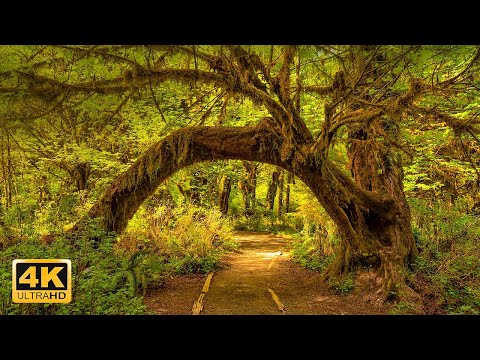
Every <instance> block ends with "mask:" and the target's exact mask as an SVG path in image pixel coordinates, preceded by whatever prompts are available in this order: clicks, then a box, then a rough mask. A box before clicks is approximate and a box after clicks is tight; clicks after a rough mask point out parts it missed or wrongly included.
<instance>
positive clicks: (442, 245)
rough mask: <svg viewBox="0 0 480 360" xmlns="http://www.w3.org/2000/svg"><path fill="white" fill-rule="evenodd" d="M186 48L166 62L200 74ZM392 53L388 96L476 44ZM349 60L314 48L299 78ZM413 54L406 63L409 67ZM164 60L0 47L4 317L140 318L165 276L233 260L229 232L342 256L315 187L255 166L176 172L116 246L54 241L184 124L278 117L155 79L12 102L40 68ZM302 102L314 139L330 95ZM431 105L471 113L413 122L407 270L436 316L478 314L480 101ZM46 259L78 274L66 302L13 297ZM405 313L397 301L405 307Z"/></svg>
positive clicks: (407, 140) (460, 61) (148, 54)
mask: <svg viewBox="0 0 480 360" xmlns="http://www.w3.org/2000/svg"><path fill="white" fill-rule="evenodd" d="M187 48H188V49H191V50H189V51H190V52H191V54H190V56H188V57H178V58H175V57H173V60H170V61H177V62H178V66H180V67H181V66H184V67H186V68H189V67H196V66H197V64H196V62H197V58H196V56H195V51H196V49H197V50H198V49H199V47H198V46H197V47H187ZM200 48H201V47H200ZM385 48H386V50H385V51H390V52H391V53H393V54H394V55H395V56H398V58H399V59H401V60H402V61H398V62H397V63H396V62H395V61H393V62H390V63H386V66H392V71H391V73H390V74H389V75H388V76H390V78H389V79H387V81H388V82H389V86H390V88H392V89H395V86H397V85H396V84H397V80H398V78H400V77H401V76H406V73H408V72H413V73H415V74H416V75H418V76H424V78H425V79H426V80H428V81H430V80H431V81H432V82H433V81H434V79H433V75H432V72H431V71H430V70H431V69H432V68H436V69H437V74H438V73H439V72H440V69H441V70H442V71H444V72H447V73H448V71H449V68H451V71H452V73H454V71H456V69H458V68H459V67H462V66H465V64H466V63H467V62H468V61H469V59H471V58H472V55H474V54H475V53H476V51H477V49H476V48H475V47H474V46H424V47H406V46H404V47H401V46H391V47H388V46H385ZM245 49H247V50H248V51H252V52H256V53H258V54H259V56H261V57H263V58H265V59H267V60H268V59H270V62H272V61H274V59H275V58H276V57H279V56H280V55H281V53H282V47H281V46H277V47H270V46H248V47H245ZM165 51H167V52H168V50H165ZM341 51H344V49H343V47H335V46H322V47H314V46H312V47H304V48H302V50H301V52H302V56H303V57H304V59H305V60H304V61H303V63H302V66H301V67H299V68H298V70H297V71H298V73H299V74H300V76H303V78H304V81H305V82H306V83H309V82H310V83H315V82H314V80H315V77H316V76H317V75H318V74H319V73H327V75H328V74H329V73H333V70H334V68H335V66H336V65H334V62H333V60H332V59H334V58H335V57H336V55H337V54H338V53H340V52H341ZM405 53H408V59H407V58H406V56H405V55H403V56H402V57H400V55H401V54H405ZM162 54H163V49H161V48H160V49H158V48H155V47H149V46H138V47H133V48H132V47H122V46H118V47H112V46H2V47H0V81H1V82H2V88H1V91H0V182H1V187H0V248H1V253H0V257H1V268H0V282H1V287H0V313H1V314H13V313H15V314H18V313H45V314H53V313H69V314H70V313H71V314H105V313H106V314H108V313H115V314H117V313H121V314H123V313H125V314H139V313H143V312H144V311H145V308H144V305H143V302H142V295H143V294H144V293H145V291H147V290H148V289H149V288H154V287H160V286H162V284H163V282H164V281H165V279H166V278H167V277H168V276H171V275H174V274H183V273H191V272H205V273H206V272H209V271H211V270H212V269H215V268H216V267H217V266H218V264H219V260H220V258H221V257H222V256H223V255H224V254H225V253H226V252H228V251H233V250H235V248H236V244H235V241H234V238H233V236H234V231H235V230H262V231H270V232H276V233H282V234H287V235H289V236H291V238H292V255H293V258H294V259H295V260H296V261H298V262H299V263H300V264H301V265H303V266H305V267H307V268H309V269H314V270H318V271H321V270H323V269H325V268H326V266H327V265H328V264H329V263H330V262H331V261H332V259H333V257H334V249H335V246H336V245H337V243H338V235H337V229H336V228H335V226H334V224H333V223H332V221H331V220H330V218H329V216H328V215H327V214H326V213H325V211H324V210H323V209H322V208H321V206H320V205H319V203H318V202H317V201H316V200H315V197H314V196H313V194H312V193H311V192H310V190H309V189H308V188H307V187H306V186H305V185H304V184H303V183H302V182H301V181H300V180H298V179H297V178H296V177H294V176H293V175H291V174H290V173H288V172H286V171H285V170H282V169H279V168H276V167H274V166H272V165H266V164H260V163H254V162H245V161H217V162H208V163H202V164H197V165H194V166H191V167H189V168H186V169H183V170H181V171H179V172H178V173H176V174H174V175H173V176H172V177H170V178H169V179H168V180H167V181H165V182H164V183H163V184H162V185H161V186H160V187H159V188H158V189H157V191H156V192H155V194H154V195H153V196H151V197H150V198H149V199H148V200H147V201H146V202H145V203H144V204H143V205H142V206H141V207H140V209H139V210H138V211H137V213H136V214H135V216H134V218H133V219H132V220H131V221H130V223H129V225H128V227H127V229H126V231H125V232H124V233H122V234H121V235H120V236H118V235H116V234H109V233H102V232H101V231H100V230H99V229H98V228H97V227H95V224H94V223H92V225H91V232H98V234H97V236H100V237H102V238H103V239H105V240H106V241H104V242H102V244H101V245H100V246H99V247H92V246H91V240H90V237H88V236H85V239H84V241H83V242H80V244H81V245H80V246H79V247H78V246H76V247H74V246H72V245H71V244H70V243H69V242H68V240H66V239H63V240H62V239H57V240H56V241H52V240H53V237H52V234H63V233H64V232H66V231H68V229H69V228H71V227H72V226H73V225H74V224H75V223H76V221H77V220H78V219H79V218H82V217H83V216H84V215H85V214H86V212H87V211H88V210H89V209H90V207H91V206H92V205H93V204H94V203H95V201H96V200H97V199H98V198H99V197H100V196H101V194H102V193H103V192H104V191H105V189H106V188H107V187H108V186H109V185H110V184H111V183H112V181H113V180H114V179H115V178H116V177H117V176H118V174H120V173H121V172H123V171H125V170H126V169H127V168H128V167H129V166H130V165H131V164H132V163H133V162H134V161H135V160H136V159H137V158H138V157H139V156H140V155H141V154H142V153H143V152H144V151H145V150H146V149H147V148H148V147H149V146H150V145H151V144H152V143H153V142H155V141H158V140H161V139H162V138H163V137H165V136H166V135H167V134H169V133H170V132H171V131H173V130H176V129H180V128H182V127H185V126H189V125H215V126H246V125H254V124H255V123H253V122H252V121H253V120H254V119H258V118H260V117H262V116H267V115H268V114H267V112H266V111H265V110H264V109H262V108H261V107H259V106H258V105H256V104H255V103H253V102H252V101H251V100H249V99H247V98H243V97H241V96H238V95H234V94H230V93H228V92H226V91H223V90H222V89H220V88H215V87H214V88H213V89H212V88H211V87H207V86H204V85H202V84H201V83H198V84H197V83H190V84H188V85H187V86H182V87H181V86H178V84H176V83H174V82H165V83H162V84H160V85H155V86H152V84H150V85H149V86H147V87H146V88H142V89H138V88H135V87H133V88H132V89H131V90H130V91H128V92H126V93H122V94H107V95H105V94H103V95H102V96H101V97H100V95H99V94H96V93H94V92H92V93H85V94H81V95H79V94H75V95H74V96H73V95H71V94H69V93H68V91H65V92H64V93H60V94H57V93H50V92H49V91H44V92H42V86H43V85H42V82H41V81H40V80H41V79H39V78H36V82H35V81H33V82H30V83H29V86H32V87H35V86H36V87H37V88H36V89H35V91H36V92H37V96H36V98H35V99H34V100H32V99H31V98H29V97H28V96H27V92H26V93H25V94H21V93H20V94H19V93H15V95H14V96H13V95H12V93H13V92H15V90H14V89H15V88H16V86H17V85H18V84H16V83H15V81H19V80H18V79H23V78H24V77H29V76H31V74H33V73H35V74H37V73H41V74H43V75H42V76H49V77H53V78H57V79H58V81H59V84H60V83H61V81H64V80H65V78H67V77H68V78H69V79H70V77H73V78H74V77H78V78H79V79H81V78H93V79H97V80H98V81H101V80H102V79H108V78H114V77H115V76H117V75H119V74H123V73H125V72H126V73H127V75H128V76H130V77H132V78H134V77H135V76H136V74H135V65H134V64H133V62H134V61H135V62H140V63H142V64H153V65H158V64H161V63H162V61H166V60H165V58H162ZM398 54H400V55H398ZM395 56H393V55H392V58H394V59H395ZM153 65H152V66H153ZM12 73H16V74H17V77H14V76H12ZM433 74H435V71H434V72H433ZM430 76H431V77H432V78H431V79H430ZM330 77H331V76H330ZM70 80H71V79H70ZM437 80H438V79H437ZM59 86H60V85H59ZM401 86H403V85H402V84H401V83H400V82H398V87H399V88H398V89H399V90H400V89H402V88H401ZM477 90H478V89H477ZM301 101H302V117H303V118H304V119H305V121H306V122H307V123H308V125H309V127H310V128H311V130H312V132H315V131H318V130H319V129H320V126H321V124H320V123H318V121H316V119H317V117H318V114H319V113H322V112H323V111H324V109H323V106H322V104H321V100H320V99H319V98H318V97H317V96H316V94H314V93H311V94H307V93H304V94H302V95H301ZM431 105H432V106H438V107H441V108H442V110H443V111H445V112H447V113H449V114H451V115H452V116H453V115H454V116H456V117H457V118H460V119H463V120H464V121H465V126H464V127H463V128H462V127H460V126H458V124H457V125H455V126H452V124H449V123H448V119H447V120H445V119H442V118H435V119H433V121H431V122H429V123H424V122H420V121H418V122H417V121H416V119H414V118H412V119H411V120H410V123H409V124H408V125H409V126H405V128H403V129H402V135H401V136H402V144H399V148H401V151H402V158H403V164H404V166H403V169H404V190H405V193H406V195H407V198H408V203H409V205H410V207H411V211H412V216H413V232H414V238H415V241H416V243H417V246H418V248H419V251H420V253H419V256H418V258H417V259H416V262H415V266H414V267H413V268H412V269H410V271H411V272H412V273H413V274H414V276H415V279H416V281H417V282H418V286H419V288H421V292H422V295H423V298H424V301H425V302H426V303H427V304H428V305H429V309H430V311H431V312H432V313H440V314H444V313H450V314H452V313H453V314H479V313H480V284H479V282H480V277H479V276H480V274H479V272H480V270H479V269H480V260H479V258H480V247H479V241H480V239H479V237H480V236H479V234H480V224H479V221H478V218H479V216H480V196H479V187H480V173H479V164H480V155H479V152H480V144H479V140H478V130H476V129H478V127H477V128H475V127H474V126H475V125H477V124H478V120H477V116H478V114H479V112H480V100H479V98H478V97H472V96H471V95H468V94H466V93H465V94H464V93H462V92H457V93H456V94H452V95H451V96H447V97H446V100H445V101H444V102H443V103H441V104H431ZM345 146H346V145H345V144H342V142H341V141H340V140H339V141H338V143H337V145H336V151H333V152H332V153H331V157H332V160H333V161H334V162H335V163H337V164H339V165H340V166H342V164H347V163H348V159H347V158H346V156H345V153H346V151H345ZM41 257H50V258H62V257H65V258H70V259H72V263H75V264H76V266H75V268H74V291H75V293H74V302H72V304H70V305H68V306H59V305H45V306H38V305H36V304H27V305H15V304H12V303H11V300H10V291H11V287H10V281H11V279H10V276H11V274H10V267H11V260H13V259H15V258H41ZM331 285H332V287H333V288H334V289H336V290H337V291H338V292H339V293H345V292H348V291H350V290H351V289H352V288H353V287H354V286H355V284H354V281H353V278H345V279H342V280H341V281H338V282H333V283H332V284H331ZM409 310H410V309H409V307H408V304H405V303H399V304H397V307H396V310H395V311H396V312H397V313H405V312H408V311H409Z"/></svg>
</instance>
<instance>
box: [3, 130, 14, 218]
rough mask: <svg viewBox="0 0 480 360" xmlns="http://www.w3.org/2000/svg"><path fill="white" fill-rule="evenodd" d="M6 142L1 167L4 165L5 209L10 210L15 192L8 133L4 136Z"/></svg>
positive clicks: (4, 142)
mask: <svg viewBox="0 0 480 360" xmlns="http://www.w3.org/2000/svg"><path fill="white" fill-rule="evenodd" d="M3 137H4V138H5V141H3V139H2V141H1V153H2V159H1V165H2V177H3V193H4V196H5V208H6V209H8V208H10V207H11V206H12V190H13V184H12V180H13V178H12V177H13V171H12V159H11V149H10V136H9V134H8V133H7V135H6V136H3Z"/></svg>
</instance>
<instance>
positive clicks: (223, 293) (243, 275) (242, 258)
mask: <svg viewBox="0 0 480 360" xmlns="http://www.w3.org/2000/svg"><path fill="white" fill-rule="evenodd" d="M236 239H237V241H239V243H240V246H239V248H238V249H237V251H235V252H234V253H231V254H229V255H227V256H226V257H225V258H224V259H223V260H222V264H221V270H218V271H215V273H214V274H213V278H212V280H211V284H210V288H209V290H208V292H207V293H206V294H205V296H204V299H203V311H202V312H201V315H277V314H278V315H281V314H292V315H293V314H295V315H300V314H303V315H327V314H329V315H347V314H388V313H389V311H390V307H389V306H386V305H381V304H378V303H376V302H374V301H371V300H369V295H370V294H368V291H365V290H362V289H357V288H356V289H354V290H353V291H352V292H351V293H349V294H348V295H344V296H341V295H337V294H335V293H334V292H333V291H332V290H330V289H328V287H327V285H326V284H319V283H318V281H310V280H311V279H312V278H313V277H314V276H315V275H318V272H315V271H310V270H307V269H305V268H303V267H301V266H300V265H298V264H296V263H294V262H293V261H291V260H290V258H289V252H290V241H289V240H288V239H285V238H283V237H281V236H277V235H273V234H269V233H260V232H249V231H240V232H237V234H236ZM206 278H207V275H181V276H175V277H172V278H170V279H169V280H168V281H167V282H166V283H165V285H164V286H163V287H162V288H159V289H154V290H151V291H149V292H147V294H146V295H145V304H146V305H147V308H148V309H149V310H150V311H151V312H153V313H154V314H158V315H175V314H185V315H186V314H192V306H193V304H194V302H195V301H196V300H197V299H198V298H199V295H200V293H201V291H202V288H203V285H204V282H205V279H206ZM268 289H271V290H273V292H274V293H275V295H277V297H278V298H279V299H277V300H279V301H280V302H281V303H282V304H283V305H284V307H285V310H284V311H280V310H279V308H278V305H277V304H276V302H275V301H274V300H273V296H272V293H271V292H270V291H269V290H268Z"/></svg>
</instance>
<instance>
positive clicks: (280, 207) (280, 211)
mask: <svg viewBox="0 0 480 360" xmlns="http://www.w3.org/2000/svg"><path fill="white" fill-rule="evenodd" d="M278 172H279V174H280V175H279V176H278V211H277V214H278V217H279V218H281V217H282V215H283V170H282V169H279V170H278Z"/></svg>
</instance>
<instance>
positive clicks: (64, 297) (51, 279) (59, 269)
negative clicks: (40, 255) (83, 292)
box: [12, 259, 72, 303]
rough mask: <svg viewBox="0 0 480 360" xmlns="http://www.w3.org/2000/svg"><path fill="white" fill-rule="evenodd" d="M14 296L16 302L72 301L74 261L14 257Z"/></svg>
mask: <svg viewBox="0 0 480 360" xmlns="http://www.w3.org/2000/svg"><path fill="white" fill-rule="evenodd" d="M12 266H13V269H12V270H13V271H12V299H13V302H15V303H69V302H70V301H72V287H71V277H72V264H71V262H70V260H66V259H17V260H13V265H12Z"/></svg>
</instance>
